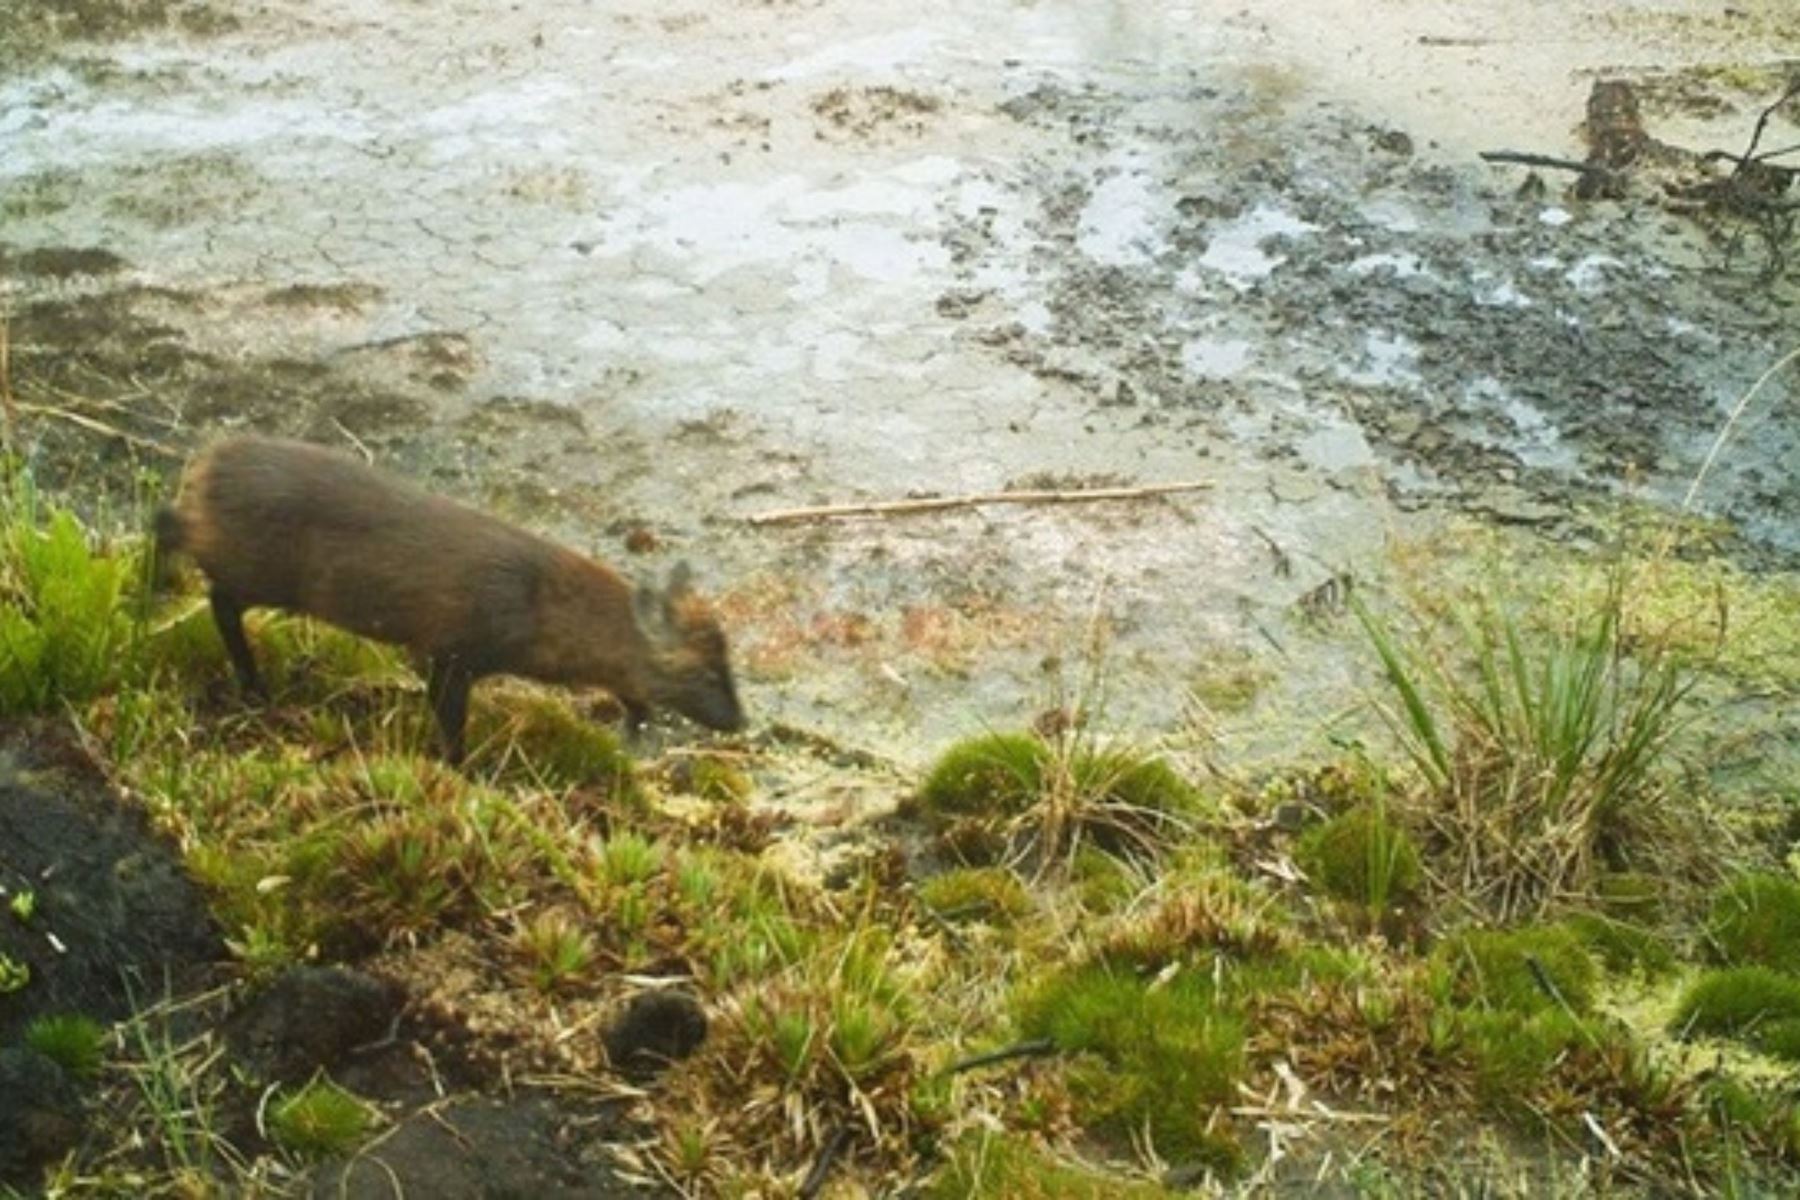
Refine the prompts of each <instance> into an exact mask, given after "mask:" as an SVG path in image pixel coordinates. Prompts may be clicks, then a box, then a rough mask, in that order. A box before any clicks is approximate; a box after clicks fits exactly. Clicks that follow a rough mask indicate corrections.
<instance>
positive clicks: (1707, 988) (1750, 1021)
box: [1670, 966, 1800, 1060]
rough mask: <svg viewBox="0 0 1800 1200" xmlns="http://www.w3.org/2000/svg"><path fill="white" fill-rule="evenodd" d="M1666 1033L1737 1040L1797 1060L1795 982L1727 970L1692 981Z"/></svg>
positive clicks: (1762, 971) (1754, 970) (1762, 970)
mask: <svg viewBox="0 0 1800 1200" xmlns="http://www.w3.org/2000/svg"><path fill="white" fill-rule="evenodd" d="M1670 1027H1671V1028H1672V1029H1673V1030H1674V1031H1676V1032H1677V1033H1685V1032H1689V1031H1691V1032H1694V1033H1709V1034H1718V1035H1722V1036H1728V1037H1736V1038H1740V1039H1743V1040H1746V1041H1749V1042H1750V1043H1752V1044H1753V1045H1757V1046H1760V1047H1761V1048H1762V1049H1764V1050H1767V1051H1768V1052H1769V1053H1771V1054H1775V1055H1778V1056H1780V1057H1783V1058H1787V1059H1791V1060H1800V979H1796V978H1794V977H1793V976H1791V975H1786V974H1783V973H1781V972H1779V971H1774V970H1771V969H1769V968H1768V967H1762V966H1751V967H1728V968H1726V969H1725V970H1723V971H1711V972H1708V973H1707V974H1706V975H1703V976H1701V977H1700V978H1699V979H1697V980H1695V981H1694V982H1693V983H1692V984H1691V985H1690V986H1689V987H1688V989H1687V991H1686V992H1685V993H1683V994H1682V997H1681V1004H1680V1007H1679V1008H1678V1009H1677V1011H1676V1014H1675V1018H1674V1020H1673V1021H1671V1022H1670Z"/></svg>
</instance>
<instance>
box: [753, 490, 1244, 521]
mask: <svg viewBox="0 0 1800 1200" xmlns="http://www.w3.org/2000/svg"><path fill="white" fill-rule="evenodd" d="M1211 486H1212V484H1211V483H1204V482H1193V483H1150V484H1144V485H1143V486H1141V487H1113V488H1074V489H1068V490H1053V491H1028V492H974V493H971V494H969V495H964V496H921V497H917V498H914V499H910V500H871V501H866V502H862V503H852V504H821V505H817V506H814V507H810V508H778V509H772V510H770V511H768V512H760V513H751V514H749V515H747V516H746V517H744V520H745V521H746V522H747V523H749V524H751V525H780V524H783V523H786V522H790V521H817V520H822V519H825V518H829V517H860V516H893V515H895V514H900V513H916V512H932V511H935V510H939V509H946V508H974V507H977V506H979V505H983V504H1078V503H1086V502H1088V501H1093V500H1139V499H1143V498H1145V497H1147V496H1165V495H1168V494H1170V493H1171V492H1198V491H1204V490H1205V489H1207V488H1210V487H1211Z"/></svg>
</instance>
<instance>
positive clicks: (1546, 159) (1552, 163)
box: [1481, 150, 1618, 177]
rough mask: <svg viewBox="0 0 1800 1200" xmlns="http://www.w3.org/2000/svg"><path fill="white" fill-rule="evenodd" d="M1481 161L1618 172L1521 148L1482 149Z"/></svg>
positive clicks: (1608, 173)
mask: <svg viewBox="0 0 1800 1200" xmlns="http://www.w3.org/2000/svg"><path fill="white" fill-rule="evenodd" d="M1481 161H1483V162H1491V163H1516V164H1518V165H1519V166H1522V167H1549V168H1553V169H1555V170H1558V171H1578V172H1580V173H1581V174H1583V175H1603V176H1609V177H1610V176H1613V175H1617V174H1618V172H1617V171H1615V170H1613V169H1612V168H1611V167H1604V166H1601V165H1600V164H1599V163H1591V162H1582V161H1580V160H1579V159H1574V158H1557V157H1556V156H1555V155H1553V154H1528V153H1526V152H1525V151H1523V150H1483V151H1482V152H1481Z"/></svg>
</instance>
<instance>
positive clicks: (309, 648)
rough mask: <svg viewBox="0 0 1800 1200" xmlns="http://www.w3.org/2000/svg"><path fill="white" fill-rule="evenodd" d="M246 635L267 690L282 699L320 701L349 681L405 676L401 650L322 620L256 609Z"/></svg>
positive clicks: (406, 678)
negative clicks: (256, 611)
mask: <svg viewBox="0 0 1800 1200" xmlns="http://www.w3.org/2000/svg"><path fill="white" fill-rule="evenodd" d="M249 624H250V626H251V628H250V630H249V633H248V636H249V639H250V646H251V650H252V652H253V653H254V654H255V655H256V658H257V665H258V667H259V669H260V670H261V671H262V674H263V677H264V678H265V679H266V680H267V682H268V684H269V687H270V690H271V691H272V692H273V693H274V694H275V695H276V696H277V697H278V698H281V699H284V700H290V701H292V700H298V701H308V700H323V699H328V698H331V697H333V696H335V695H336V694H338V693H339V692H342V691H343V690H344V688H345V686H346V685H348V684H351V683H359V684H362V683H368V682H371V681H374V680H386V681H399V680H409V679H410V678H411V672H410V671H409V670H408V668H407V665H406V662H405V658H404V656H403V655H402V653H401V651H399V650H398V649H396V648H394V647H393V646H389V645H387V644H385V643H383V642H377V641H372V640H371V639H369V638H363V637H357V636H356V635H355V634H353V633H347V632H345V631H344V630H341V629H337V628H335V627H333V626H331V625H327V624H325V623H324V622H323V621H314V620H311V619H308V618H306V617H295V616H289V615H287V614H285V613H276V612H269V611H259V612H258V613H256V614H255V616H254V617H253V618H252V619H251V620H250V622H249Z"/></svg>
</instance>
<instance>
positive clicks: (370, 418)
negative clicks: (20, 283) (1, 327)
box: [9, 283, 475, 499]
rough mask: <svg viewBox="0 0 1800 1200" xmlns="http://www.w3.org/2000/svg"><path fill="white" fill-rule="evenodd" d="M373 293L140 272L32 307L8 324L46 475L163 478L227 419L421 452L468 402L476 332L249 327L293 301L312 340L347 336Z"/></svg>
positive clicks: (291, 311) (89, 487) (31, 438)
mask: <svg viewBox="0 0 1800 1200" xmlns="http://www.w3.org/2000/svg"><path fill="white" fill-rule="evenodd" d="M374 295H375V294H374V293H373V292H371V291H370V290H369V289H367V288H366V287H364V286H363V285H358V284H352V283H346V284H316V285H299V284H297V285H293V286H291V287H288V288H284V289H278V290H277V291H276V292H275V293H273V294H266V293H265V292H255V293H246V294H242V295H240V294H234V293H230V292H204V291H195V290H182V289H173V288H164V287H148V286H136V285H134V286H129V287H124V288H116V289H113V290H109V291H100V292H93V293H85V294H75V295H67V296H60V297H56V298H49V299H39V300H34V301H31V302H28V303H25V304H23V305H22V306H20V307H19V308H18V309H17V311H16V312H15V314H14V316H13V318H12V320H11V322H10V328H9V336H10V342H11V346H10V351H11V367H12V383H13V387H14V390H15V392H16V394H17V397H18V400H19V402H20V415H21V428H22V429H23V430H24V431H25V434H26V441H25V443H24V445H25V448H26V450H27V454H28V457H29V458H30V461H31V464H32V468H33V471H34V473H35V475H36V477H37V479H38V481H39V483H40V484H43V485H45V486H48V487H53V488H58V489H67V490H69V491H71V492H72V493H73V494H75V495H78V496H81V495H85V496H88V497H89V498H90V499H92V498H93V497H94V496H95V495H96V494H97V493H99V492H104V491H115V492H116V491H117V489H118V488H119V486H120V485H121V484H124V483H125V482H126V481H129V480H131V479H132V478H133V473H134V471H135V470H137V469H139V468H142V469H145V470H148V471H149V472H151V473H152V474H153V475H160V476H163V477H165V478H167V477H169V476H171V475H172V473H173V471H174V469H175V468H176V467H177V465H178V464H179V462H180V461H181V460H182V459H183V458H185V457H186V455H187V453H188V452H189V451H190V450H191V449H192V448H193V446H194V445H196V444H197V443H198V442H200V441H201V440H203V439H204V438H205V437H207V436H211V435H212V434H213V433H215V432H217V431H219V430H222V429H239V430H254V431H257V432H263V433H271V434H278V435H283V436H290V437H302V438H308V439H310V440H313V441H319V442H324V443H327V444H335V445H340V446H346V447H350V448H353V449H358V448H360V449H362V450H363V451H365V452H367V451H369V450H370V448H375V447H380V448H391V449H394V450H395V451H397V452H398V451H405V450H407V449H408V448H414V449H416V448H417V447H418V445H419V444H420V440H421V439H422V438H423V437H424V435H425V433H426V432H427V431H428V430H429V429H431V428H433V427H434V426H436V425H437V424H438V423H439V422H440V421H445V420H449V419H451V418H452V417H453V416H457V415H460V411H461V405H460V402H459V401H457V402H450V398H451V397H453V396H454V394H455V393H458V392H460V390H461V389H462V387H463V385H464V382H465V381H466V379H467V377H468V375H469V373H470V372H471V371H472V370H473V369H474V366H475V360H474V358H473V354H472V351H471V350H470V348H469V345H468V342H467V339H465V338H463V337H462V336H460V335H456V334H442V335H438V334H426V335H420V336H414V337H404V338H393V339H384V340H380V341H376V342H366V343H358V344H354V345H352V346H351V347H350V348H349V349H347V350H346V351H345V352H344V353H342V354H340V355H338V356H336V357H335V358H332V357H326V356H318V355H314V356H308V357H301V356H298V355H293V354H287V353H281V352H278V351H277V352H267V350H265V352H263V353H257V352H256V348H255V347H248V348H247V347H246V346H245V344H244V341H243V339H242V336H241V334H240V333H239V330H241V329H242V328H243V323H244V322H246V321H255V320H259V319H260V320H262V321H266V322H270V323H275V322H276V321H277V320H278V318H277V316H276V314H282V318H284V319H285V324H275V325H274V327H275V328H279V329H283V330H285V331H287V332H288V333H290V334H292V335H293V336H294V337H295V338H296V339H300V341H299V344H297V345H296V349H304V348H305V345H306V344H305V341H304V339H305V338H306V337H307V336H309V331H313V330H317V331H320V332H316V333H311V336H312V338H313V341H314V342H315V343H316V342H317V341H318V340H321V339H322V338H324V337H326V336H337V337H340V338H341V337H342V333H341V331H340V330H341V325H342V322H344V321H347V320H354V319H356V317H357V314H358V313H359V312H360V311H361V307H360V306H362V305H364V304H367V303H371V302H372V301H373V298H374ZM296 313H298V314H302V315H303V322H302V323H297V322H296V321H295V314H296ZM447 409H449V411H446V410H447Z"/></svg>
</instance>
